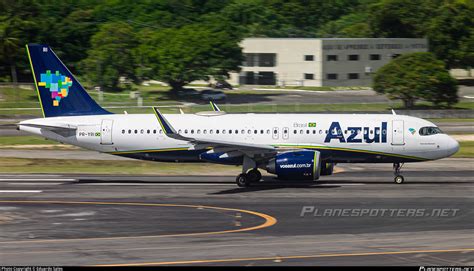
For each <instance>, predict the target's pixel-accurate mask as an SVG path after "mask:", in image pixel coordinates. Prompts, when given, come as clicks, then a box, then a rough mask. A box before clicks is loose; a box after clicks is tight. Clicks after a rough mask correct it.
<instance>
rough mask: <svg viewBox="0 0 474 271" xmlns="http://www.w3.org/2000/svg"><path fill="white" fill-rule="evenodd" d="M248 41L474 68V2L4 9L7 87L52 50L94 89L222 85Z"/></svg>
mask: <svg viewBox="0 0 474 271" xmlns="http://www.w3.org/2000/svg"><path fill="white" fill-rule="evenodd" d="M245 37H308V38H310V37H312V38H321V37H322V38H326V37H341V38H342V37H350V38H356V37H390V38H420V37H426V38H428V39H429V44H430V48H429V49H430V51H431V52H432V53H433V54H434V55H435V56H436V58H438V59H439V60H441V61H442V63H443V65H444V66H445V67H446V68H467V67H470V66H472V65H473V63H474V1H472V0H332V1H327V0H313V1H309V0H136V1H131V0H103V1H94V0H0V62H1V64H2V65H1V67H0V81H10V82H11V81H31V74H30V72H29V64H28V60H27V57H26V54H25V50H24V46H25V44H27V43H45V44H49V45H50V46H51V47H52V48H53V49H54V50H55V52H56V53H57V54H58V56H59V57H60V58H61V59H62V60H63V61H64V62H65V63H67V65H68V66H69V67H70V68H71V70H72V71H73V72H74V73H75V74H77V75H79V77H80V78H82V81H84V80H85V81H88V82H90V83H91V84H92V85H100V86H102V87H103V89H106V90H111V91H116V90H120V89H121V84H120V80H119V78H121V77H126V78H128V79H129V80H131V81H133V82H136V83H139V82H140V81H143V80H147V79H157V80H161V81H164V82H167V83H169V85H170V86H171V87H172V88H173V89H180V88H181V87H182V86H183V85H185V84H187V83H189V82H191V81H194V80H201V79H202V80H207V79H209V77H210V76H212V77H214V78H225V77H226V76H228V74H229V72H232V71H238V70H239V65H240V64H241V62H242V60H243V56H242V52H241V48H240V47H239V45H238V44H239V42H240V41H241V40H242V39H243V38H245Z"/></svg>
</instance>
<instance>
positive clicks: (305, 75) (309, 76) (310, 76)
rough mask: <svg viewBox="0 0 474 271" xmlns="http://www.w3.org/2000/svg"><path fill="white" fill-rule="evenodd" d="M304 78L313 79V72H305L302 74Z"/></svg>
mask: <svg viewBox="0 0 474 271" xmlns="http://www.w3.org/2000/svg"><path fill="white" fill-rule="evenodd" d="M304 79H306V80H314V74H313V73H305V74H304Z"/></svg>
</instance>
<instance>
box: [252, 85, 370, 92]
mask: <svg viewBox="0 0 474 271" xmlns="http://www.w3.org/2000/svg"><path fill="white" fill-rule="evenodd" d="M256 88H262V89H281V90H285V89H288V90H292V89H302V90H313V91H334V90H366V89H370V88H369V87H358V86H352V87H327V86H325V87H307V86H285V87H281V86H261V87H256Z"/></svg>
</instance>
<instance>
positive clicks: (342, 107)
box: [0, 85, 474, 117]
mask: <svg viewBox="0 0 474 271" xmlns="http://www.w3.org/2000/svg"><path fill="white" fill-rule="evenodd" d="M134 88H136V89H138V90H139V91H140V92H141V95H142V96H143V101H144V106H160V105H176V104H178V103H179V102H184V100H182V101H177V100H176V97H173V95H171V94H170V92H169V87H166V86H161V85H150V86H136V87H134ZM273 93H278V91H273V92H272V93H268V92H267V91H264V92H262V91H260V92H258V91H252V90H232V91H228V92H227V95H229V96H232V95H268V94H273ZM0 94H1V96H2V97H3V99H4V100H3V101H0V115H31V116H38V117H40V116H41V110H40V109H39V107H40V105H39V103H38V98H37V96H36V91H35V90H34V89H20V88H0ZM90 94H91V96H92V97H93V98H94V99H97V93H96V92H93V91H92V92H90ZM129 94H130V93H129V92H123V93H105V95H104V101H103V102H101V103H100V104H101V105H102V106H104V107H117V106H119V107H125V108H109V109H108V110H110V111H111V112H113V113H123V111H127V112H128V113H131V114H133V113H150V108H137V107H136V105H137V102H136V100H135V99H130V98H129ZM249 100H252V99H251V97H249ZM197 102H198V103H205V102H203V101H197ZM219 106H220V108H221V109H222V110H224V111H227V112H231V113H242V112H260V113H261V112H269V113H277V112H280V113H291V112H295V113H302V112H306V113H311V112H358V111H369V112H380V111H389V110H390V109H391V108H394V109H403V108H402V104H401V103H400V102H393V103H390V104H389V103H358V104H279V105H268V104H249V105H228V104H219ZM15 108H20V109H15ZM21 108H28V109H21ZM30 108H32V109H30ZM182 109H183V111H184V112H186V113H195V112H199V111H208V110H210V107H209V105H207V104H205V105H197V106H193V107H183V108H182ZM415 109H436V107H434V106H432V105H431V104H430V103H427V102H419V103H417V106H416V108H415ZM455 109H471V110H472V109H474V102H466V101H463V102H460V103H458V104H456V106H455ZM162 111H163V112H164V113H179V111H178V108H163V109H162Z"/></svg>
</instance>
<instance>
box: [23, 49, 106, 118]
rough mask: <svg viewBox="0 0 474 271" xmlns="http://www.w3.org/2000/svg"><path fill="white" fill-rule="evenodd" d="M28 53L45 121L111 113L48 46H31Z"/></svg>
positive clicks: (27, 50)
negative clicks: (99, 103)
mask: <svg viewBox="0 0 474 271" xmlns="http://www.w3.org/2000/svg"><path fill="white" fill-rule="evenodd" d="M26 52H27V53H28V58H29V59H30V64H31V70H32V72H33V77H34V79H35V85H36V90H37V91H38V96H39V100H40V104H41V110H42V111H43V116H44V117H45V118H47V117H59V116H82V115H104V114H111V113H110V112H108V111H107V110H105V109H103V108H102V107H100V106H99V105H98V104H97V103H96V102H95V101H94V100H93V99H92V98H91V96H89V94H87V92H86V90H85V89H84V88H83V87H82V86H81V84H80V83H79V81H77V80H76V78H74V76H73V75H72V73H71V72H70V71H69V70H68V68H67V67H66V66H65V65H64V64H63V63H62V62H61V60H59V58H58V56H56V54H55V53H54V52H53V50H51V48H50V47H49V46H48V45H42V44H28V45H27V46H26Z"/></svg>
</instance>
